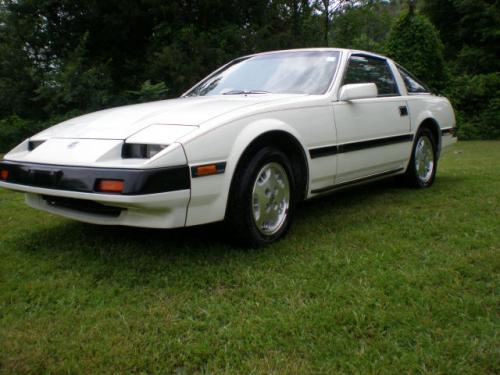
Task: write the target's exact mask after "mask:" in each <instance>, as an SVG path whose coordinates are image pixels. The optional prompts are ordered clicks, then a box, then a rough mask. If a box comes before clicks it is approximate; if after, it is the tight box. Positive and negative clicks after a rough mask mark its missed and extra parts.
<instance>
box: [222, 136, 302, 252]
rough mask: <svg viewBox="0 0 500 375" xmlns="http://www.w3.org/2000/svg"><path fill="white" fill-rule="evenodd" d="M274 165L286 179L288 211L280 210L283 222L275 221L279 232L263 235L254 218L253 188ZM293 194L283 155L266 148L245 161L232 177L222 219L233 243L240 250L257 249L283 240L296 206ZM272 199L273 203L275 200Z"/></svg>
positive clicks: (288, 166) (274, 149) (271, 148)
mask: <svg viewBox="0 0 500 375" xmlns="http://www.w3.org/2000/svg"><path fill="white" fill-rule="evenodd" d="M276 164H277V165H279V166H280V167H281V168H282V169H281V170H280V171H281V172H283V171H284V172H285V173H286V177H287V178H288V187H289V202H288V209H287V210H286V209H283V210H280V211H281V212H285V214H284V218H282V219H280V220H278V222H279V228H277V229H276V231H275V232H273V233H263V229H260V230H259V227H258V226H257V223H256V219H255V216H254V208H255V206H254V204H255V202H254V194H253V193H254V186H257V182H256V181H257V178H258V177H259V176H262V175H263V174H262V173H263V170H264V169H265V168H267V167H268V166H270V165H271V166H276ZM280 181H281V182H283V181H282V180H280ZM283 190H284V188H283ZM296 191H297V189H296V184H295V179H294V175H293V172H292V166H291V163H290V161H289V160H288V158H287V157H286V155H285V154H284V153H283V152H282V151H280V150H278V149H276V148H274V147H270V146H266V147H264V148H261V149H260V150H258V151H257V152H256V154H255V155H254V156H252V157H250V158H249V159H246V160H244V161H243V162H242V164H241V165H239V166H238V169H237V170H236V172H235V175H234V177H233V181H232V185H231V191H230V194H229V201H228V209H227V212H226V219H225V222H226V226H227V227H228V228H229V229H230V234H231V237H232V238H233V240H235V241H236V243H237V244H238V245H240V246H244V247H252V248H258V247H263V246H266V245H269V244H271V243H272V242H275V241H277V240H279V239H280V238H282V237H283V236H284V235H285V234H286V233H287V232H288V230H289V229H290V225H291V223H292V219H293V215H294V212H295V206H296V202H297V197H296ZM272 199H273V202H274V197H273V198H272ZM257 207H258V204H257ZM272 207H274V205H273V206H272ZM281 215H283V214H281ZM263 226H264V225H263Z"/></svg>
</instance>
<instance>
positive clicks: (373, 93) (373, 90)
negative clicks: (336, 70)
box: [340, 83, 378, 101]
mask: <svg viewBox="0 0 500 375" xmlns="http://www.w3.org/2000/svg"><path fill="white" fill-rule="evenodd" d="M377 96H378V90H377V86H376V85H375V84H374V83H353V84H350V85H344V86H342V87H341V88H340V100H342V101H349V100H355V99H368V98H376V97H377Z"/></svg>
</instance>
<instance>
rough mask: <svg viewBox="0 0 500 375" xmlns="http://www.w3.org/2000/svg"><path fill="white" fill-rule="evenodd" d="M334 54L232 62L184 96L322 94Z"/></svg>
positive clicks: (334, 66)
mask: <svg viewBox="0 0 500 375" xmlns="http://www.w3.org/2000/svg"><path fill="white" fill-rule="evenodd" d="M338 60H339V52H338V51H300V52H278V53H270V54H265V55H259V56H254V57H249V58H246V59H243V60H235V61H234V62H233V63H230V64H229V65H228V66H226V67H225V68H224V69H223V70H221V71H217V72H215V73H214V74H212V75H211V76H209V77H208V78H206V79H205V80H203V81H202V82H201V83H199V84H198V85H197V86H195V87H193V88H192V89H191V90H190V91H188V93H187V94H186V96H205V95H238V94H266V93H273V94H310V95H319V94H324V93H325V92H326V91H327V90H328V87H329V86H330V82H331V81H332V79H333V75H334V73H335V70H336V69H337V64H338Z"/></svg>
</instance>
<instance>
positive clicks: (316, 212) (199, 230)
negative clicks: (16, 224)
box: [10, 176, 457, 272]
mask: <svg viewBox="0 0 500 375" xmlns="http://www.w3.org/2000/svg"><path fill="white" fill-rule="evenodd" d="M456 180H457V178H455V177H453V176H444V177H442V178H440V179H439V180H438V182H437V183H436V186H435V187H434V188H433V189H432V190H433V193H434V194H440V193H441V194H444V192H445V191H447V189H448V187H449V186H450V184H454V183H456ZM420 192H421V191H417V190H411V189H407V188H402V187H400V186H399V185H398V184H395V183H394V180H392V179H389V180H384V181H379V182H376V183H372V184H369V185H363V186H360V187H357V188H354V189H351V190H344V191H340V192H337V193H335V194H331V195H327V196H324V197H321V198H320V199H313V200H311V201H307V202H304V203H302V204H301V205H299V207H298V210H297V216H296V219H297V220H296V228H295V229H292V231H291V233H289V234H288V236H287V237H286V238H285V239H284V240H282V241H279V242H277V243H276V244H273V245H271V246H269V247H267V248H265V249H261V250H255V249H247V248H244V247H238V246H235V245H233V244H232V243H231V241H229V240H228V237H229V233H227V230H228V229H227V227H225V226H224V225H223V224H222V223H216V224H209V225H201V226H196V227H189V228H180V229H169V230H160V229H143V228H133V227H109V226H98V225H90V224H83V223H78V222H73V221H66V220H61V221H59V220H58V221H57V223H58V224H56V225H51V226H49V227H47V226H42V227H36V228H33V229H32V230H31V231H28V232H26V233H23V235H22V236H16V237H14V238H12V239H11V240H10V241H14V244H13V245H14V246H15V248H16V249H22V250H23V251H24V253H26V255H31V256H33V257H35V258H36V257H38V256H40V257H43V258H47V257H57V258H58V259H60V260H63V259H65V258H67V259H66V260H67V261H68V267H74V266H75V265H76V264H79V263H81V264H85V263H92V262H98V263H99V262H106V263H107V264H108V266H111V267H116V268H120V267H122V268H124V269H127V268H128V269H134V267H136V265H137V263H141V264H142V268H141V269H142V271H144V272H148V271H149V270H152V269H156V268H157V267H158V266H159V265H161V264H163V265H165V264H170V265H172V264H189V263H194V264H195V263H203V264H206V265H208V264H212V265H216V266H223V265H224V264H228V263H231V264H232V265H233V266H235V265H238V264H240V265H242V266H244V265H245V264H248V262H249V261H256V262H257V263H259V262H262V261H266V259H271V258H273V257H277V259H279V258H280V257H282V256H285V255H286V256H289V255H290V253H291V252H292V250H291V248H293V247H294V246H298V245H297V244H298V243H300V246H307V241H308V239H307V233H308V227H309V226H310V225H315V223H318V222H321V221H326V222H330V221H331V222H336V221H338V220H343V219H345V217H344V216H343V215H345V211H346V210H349V211H356V210H364V209H367V208H368V207H371V206H373V205H376V204H380V202H382V204H384V203H383V202H385V201H389V202H396V203H397V204H403V205H406V204H407V202H409V201H410V200H411V199H413V196H414V194H417V193H420ZM424 194H425V192H424ZM396 203H395V204H396ZM44 215H45V214H44ZM338 230H345V229H342V228H339V229H338ZM76 260H79V261H76Z"/></svg>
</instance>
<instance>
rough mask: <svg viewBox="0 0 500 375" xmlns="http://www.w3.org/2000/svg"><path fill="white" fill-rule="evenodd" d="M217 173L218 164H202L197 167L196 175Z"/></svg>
mask: <svg viewBox="0 0 500 375" xmlns="http://www.w3.org/2000/svg"><path fill="white" fill-rule="evenodd" d="M216 173H217V165H215V164H209V165H202V166H199V167H197V168H196V176H206V175H209V174H216Z"/></svg>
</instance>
